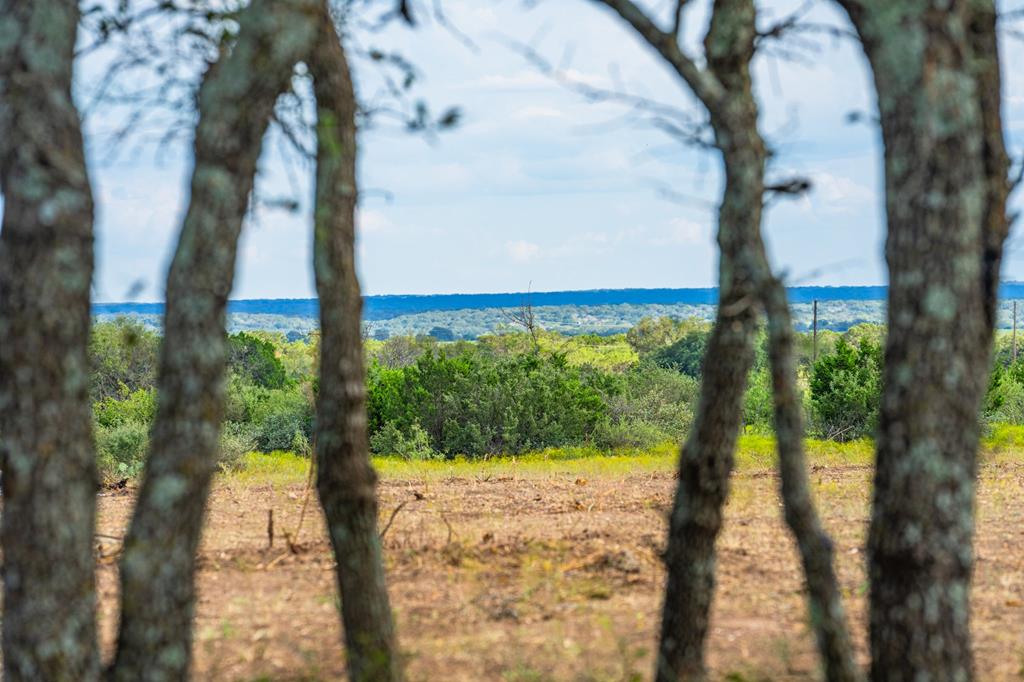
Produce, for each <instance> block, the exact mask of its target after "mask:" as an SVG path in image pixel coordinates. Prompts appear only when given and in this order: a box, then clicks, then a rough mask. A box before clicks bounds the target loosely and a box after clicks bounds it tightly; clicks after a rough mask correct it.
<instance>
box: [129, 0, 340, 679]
mask: <svg viewBox="0 0 1024 682" xmlns="http://www.w3.org/2000/svg"><path fill="white" fill-rule="evenodd" d="M320 4H321V3H320V2H318V1H317V0H289V1H288V2H268V1H267V0H254V1H253V2H252V4H250V5H249V6H248V7H247V8H246V9H244V10H243V11H242V12H241V13H240V15H239V19H238V22H239V33H238V38H237V41H236V42H235V44H234V45H233V46H232V47H231V48H230V51H229V52H226V53H225V55H224V56H223V57H222V59H221V60H220V61H219V62H218V63H216V64H214V65H213V66H212V67H211V68H210V70H209V71H208V73H207V74H206V76H205V77H204V79H203V83H202V86H201V87H200V90H199V97H198V107H199V123H198V126H197V129H196V136H195V152H194V153H195V166H194V169H193V174H192V190H191V198H190V201H189V207H188V212H187V214H186V216H185V221H184V225H183V227H182V232H181V236H180V237H179V241H178V247H177V251H176V252H175V255H174V260H173V263H172V265H171V269H170V273H169V275H168V279H167V290H166V300H167V308H166V314H165V320H164V342H163V344H162V346H161V357H160V372H159V378H158V392H159V396H160V399H159V407H158V411H157V416H156V421H155V423H154V426H153V432H152V446H151V452H150V456H149V460H148V461H147V464H146V470H145V474H144V478H143V482H142V486H141V489H140V491H139V499H138V503H137V506H136V510H135V515H134V517H133V519H132V523H131V527H130V529H129V532H128V535H127V538H126V540H125V548H124V556H123V558H122V560H121V595H122V611H121V625H120V633H119V640H118V649H117V654H116V657H115V660H114V662H113V665H112V667H111V670H110V677H111V679H115V680H125V681H128V680H180V679H185V678H186V677H187V675H188V670H189V665H190V660H191V644H192V614H193V605H194V601H195V586H194V572H195V556H196V549H197V546H198V543H199V538H200V534H201V530H202V525H203V519H204V512H205V505H206V499H207V495H208V493H209V488H210V482H211V479H212V476H213V473H214V472H215V471H216V468H217V455H218V439H219V434H220V427H221V420H222V416H223V403H224V387H223V381H224V366H225V356H226V348H225V338H226V335H225V307H226V302H227V298H228V294H229V293H230V291H231V286H232V282H233V279H234V272H235V257H236V252H237V246H238V237H239V233H240V231H241V227H242V222H243V218H244V216H245V214H246V211H247V208H248V201H249V196H250V193H251V191H252V187H253V182H254V177H255V174H256V163H257V161H258V159H259V156H260V149H261V143H262V139H263V136H264V133H265V131H266V129H267V126H268V123H269V120H270V116H271V114H272V111H273V107H274V103H275V101H276V99H277V97H278V95H279V94H281V93H282V92H283V91H284V90H285V89H286V88H287V87H288V85H289V80H290V78H291V76H292V71H293V68H294V66H295V64H296V62H298V61H299V60H301V59H303V58H304V57H306V56H307V55H308V54H309V50H310V48H311V46H312V44H313V40H314V38H315V35H316V31H317V25H318V23H319V21H320V18H321V14H320Z"/></svg>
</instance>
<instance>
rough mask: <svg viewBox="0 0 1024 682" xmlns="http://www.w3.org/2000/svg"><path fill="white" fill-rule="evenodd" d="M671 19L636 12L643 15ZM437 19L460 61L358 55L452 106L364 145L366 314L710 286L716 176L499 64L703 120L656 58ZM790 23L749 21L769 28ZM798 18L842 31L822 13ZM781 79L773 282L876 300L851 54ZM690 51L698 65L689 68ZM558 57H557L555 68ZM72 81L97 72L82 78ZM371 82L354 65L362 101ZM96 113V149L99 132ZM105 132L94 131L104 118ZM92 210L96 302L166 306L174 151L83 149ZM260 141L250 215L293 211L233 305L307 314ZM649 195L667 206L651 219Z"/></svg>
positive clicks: (299, 254) (433, 54)
mask: <svg viewBox="0 0 1024 682" xmlns="http://www.w3.org/2000/svg"><path fill="white" fill-rule="evenodd" d="M691 4H692V5H694V6H695V8H694V9H693V10H690V11H688V14H687V29H688V30H687V35H688V41H689V42H691V44H694V41H695V40H696V39H697V38H698V37H699V36H700V35H702V33H703V30H704V28H705V25H706V17H705V12H706V10H705V7H704V6H703V5H704V3H700V2H695V3H691ZM667 5H668V3H667V2H661V1H660V0H658V2H655V1H654V0H651V6H654V7H659V6H665V7H666V8H667ZM445 7H446V8H447V10H446V11H447V15H448V18H449V20H450V21H451V22H452V23H453V24H455V25H457V26H458V27H459V29H460V30H461V31H463V32H464V33H466V34H467V35H469V36H472V38H473V39H474V41H475V42H476V44H477V46H478V50H475V51H474V50H471V49H468V48H467V47H466V46H465V45H464V44H462V43H461V42H460V41H459V40H457V39H456V38H454V37H453V36H452V34H451V33H449V32H448V31H446V30H445V29H444V28H443V27H441V26H439V25H437V24H436V22H434V23H433V24H431V22H424V24H425V25H422V26H420V27H419V28H418V29H416V30H409V29H406V28H400V27H395V28H393V29H391V30H389V31H387V32H386V33H384V34H381V35H374V36H357V39H358V40H360V41H361V42H364V44H367V45H369V44H374V45H382V46H385V47H391V48H398V49H401V50H402V52H403V53H404V54H406V55H407V56H408V57H409V58H411V59H412V61H413V62H414V63H415V64H417V65H418V67H419V70H420V72H421V74H422V81H421V83H420V85H419V86H418V88H417V91H416V95H417V96H422V97H424V98H426V99H427V100H428V101H429V102H430V103H431V104H432V106H434V107H435V108H437V109H440V108H443V107H444V106H447V105H458V106H459V107H461V108H462V110H463V111H464V113H465V118H464V121H463V124H462V125H461V126H460V127H459V128H458V129H457V130H455V131H453V132H449V133H445V134H444V135H442V136H441V137H440V138H439V139H437V140H436V141H433V142H430V141H428V140H425V139H423V138H422V137H411V136H408V135H405V134H402V133H400V132H398V131H396V130H394V129H389V128H387V127H386V126H381V127H380V128H379V129H376V130H372V131H369V132H367V133H365V134H363V135H362V138H361V142H362V152H361V153H362V160H361V178H362V187H363V189H364V190H368V191H367V193H366V196H365V198H364V199H363V201H362V204H361V207H360V216H359V227H360V236H359V265H360V274H361V279H362V283H363V288H364V291H365V292H366V293H370V294H387V293H446V292H492V291H519V290H525V289H526V288H527V287H528V286H532V288H533V289H534V290H558V289H590V288H605V287H607V288H621V287H698V286H713V285H714V283H715V268H716V256H715V251H714V248H713V232H714V221H715V211H714V205H715V201H716V199H717V196H718V193H719V186H720V172H719V166H720V162H719V159H718V158H717V156H716V155H714V154H709V153H706V152H698V151H695V150H693V149H688V148H686V147H684V146H682V145H680V144H679V143H677V142H675V141H674V140H672V139H671V138H669V137H667V136H666V135H665V134H663V133H662V132H660V131H657V130H654V129H652V128H651V127H650V126H646V125H640V124H638V123H637V122H636V121H633V120H629V119H627V118H624V113H625V109H624V108H623V106H622V105H620V104H617V103H601V104H596V103H592V102H587V101H585V100H584V99H583V98H582V97H580V96H579V95H578V94H577V93H575V92H573V91H571V90H569V89H566V88H565V87H562V86H560V85H558V84H556V83H554V82H553V81H552V80H551V79H549V78H547V77H545V76H543V75H541V74H540V73H538V71H537V70H536V69H535V68H534V67H533V66H531V65H530V64H529V63H528V62H527V60H526V59H525V58H524V57H523V56H522V55H521V54H518V53H517V52H516V51H514V50H512V49H510V48H509V47H508V46H507V44H506V42H507V41H508V40H513V41H521V42H524V43H530V44H531V45H533V47H534V48H535V49H536V50H537V51H538V52H539V53H541V54H543V55H545V56H546V57H547V58H548V59H550V60H551V61H552V62H555V63H558V64H561V65H562V66H563V68H564V70H565V71H566V72H567V73H569V74H570V75H571V76H572V78H574V79H577V80H579V81H581V82H586V83H590V84H594V85H598V86H608V87H625V89H627V90H628V91H629V92H632V93H636V94H642V95H644V96H647V97H652V98H656V99H658V100H660V101H664V102H667V103H670V104H673V105H676V106H679V107H681V108H684V109H685V108H689V109H690V110H694V111H695V110H696V109H695V108H694V104H693V101H692V98H691V97H690V96H689V95H688V93H687V92H686V91H685V89H683V88H682V87H681V86H680V84H679V83H678V82H677V81H676V80H675V79H674V78H672V77H670V76H669V75H668V73H667V72H666V70H665V69H664V67H663V66H662V65H661V64H660V62H659V61H658V59H657V58H656V57H655V56H654V55H652V54H651V53H650V52H649V50H648V49H647V48H646V47H644V46H643V45H642V44H641V43H640V42H639V41H637V40H636V39H634V37H633V36H632V34H631V33H630V32H629V31H628V30H626V28H625V27H624V26H623V25H622V24H621V23H620V22H619V21H618V20H616V19H615V18H614V17H612V16H611V15H610V14H609V13H608V12H607V11H604V10H603V9H601V8H599V7H597V6H596V4H595V3H593V2H590V1H589V0H542V1H541V2H539V3H537V6H536V7H535V8H533V9H530V10H527V9H524V6H523V3H522V2H521V1H520V0H503V1H502V0H494V1H492V0H446V1H445ZM793 7H795V3H789V2H765V3H762V9H763V14H764V15H765V16H769V15H775V16H781V15H783V14H784V13H785V12H786V11H788V10H791V9H792V8H793ZM812 16H813V18H815V19H817V20H821V21H826V22H830V23H834V24H837V25H845V24H844V21H843V17H842V16H841V15H840V14H839V13H837V12H835V11H833V10H832V9H831V4H830V3H820V5H819V6H818V7H817V8H816V9H815V10H814V14H813V15H812ZM815 42H817V44H818V47H817V49H816V50H814V51H801V54H803V55H804V57H803V58H802V59H800V60H797V61H796V62H794V61H791V60H783V59H780V58H778V57H773V56H770V55H767V54H765V55H762V56H759V57H758V60H757V63H756V83H757V89H758V93H759V97H760V101H761V104H762V107H763V121H762V129H763V131H764V132H765V133H766V135H767V136H768V138H769V139H770V140H771V142H772V144H773V146H774V148H775V149H776V151H777V156H776V158H775V160H774V162H773V168H775V169H777V171H778V173H779V174H780V175H784V174H799V175H804V176H807V177H810V178H811V179H812V180H813V181H814V191H813V192H812V193H811V194H810V195H809V196H807V197H804V198H801V199H798V200H792V201H782V202H779V203H776V204H774V205H773V207H772V208H771V209H770V211H769V212H768V213H767V217H766V224H765V234H766V238H767V240H768V242H769V248H770V252H771V256H772V258H773V262H774V263H775V264H776V266H777V267H778V268H780V269H782V270H785V271H786V272H787V273H788V279H789V281H790V282H792V283H794V284H878V283H884V281H885V274H884V264H883V261H882V256H881V248H882V238H883V234H882V228H881V225H882V220H883V215H882V209H881V196H880V191H879V190H880V185H881V174H880V164H881V160H880V143H879V140H878V134H877V130H876V129H875V128H874V127H873V126H871V125H870V124H866V123H854V124H850V123H847V122H846V119H847V115H848V114H849V113H850V112H854V111H856V112H868V113H870V112H872V111H873V109H874V105H873V103H872V99H871V94H870V87H869V84H870V81H869V74H868V72H867V69H866V65H865V63H864V60H863V58H862V56H861V55H860V52H859V48H858V47H857V46H856V45H854V44H852V43H849V42H842V41H836V40H833V39H832V38H824V37H822V38H818V39H816V41H815ZM695 52H696V49H695V47H691V53H695ZM570 55H571V56H570ZM1003 63H1004V70H1005V79H1004V86H1005V95H1006V98H1005V99H1006V105H1005V115H1006V121H1007V128H1008V131H1009V137H1010V141H1011V150H1012V151H1013V152H1015V153H1019V152H1020V151H1021V146H1020V143H1022V142H1024V135H1022V133H1024V73H1022V71H1021V70H1020V69H1019V68H1014V67H1012V66H1011V65H1013V64H1021V63H1024V45H1022V44H1020V43H1013V42H1011V41H1004V60H1003ZM81 73H82V74H88V73H90V69H89V65H84V66H83V67H82V70H81ZM374 78H375V76H374V75H373V74H372V73H371V72H370V71H369V68H368V67H367V65H365V64H362V65H360V67H359V71H358V73H357V81H358V83H359V86H360V89H361V91H362V92H364V93H366V92H369V91H370V90H371V89H372V88H374ZM103 116H104V114H102V113H100V114H95V115H93V117H92V118H90V119H89V120H88V121H87V123H88V126H89V130H91V131H96V130H100V129H102V128H103V127H104V125H105V124H106V123H107V121H104V120H103V118H102V117H103ZM97 117H98V119H97ZM90 139H91V140H92V144H91V146H90V157H91V159H92V169H91V170H92V177H93V182H94V186H95V188H96V194H97V199H98V216H97V217H98V222H97V233H98V244H97V249H98V250H97V258H98V269H97V275H96V281H95V298H96V300H98V301H117V300H124V299H125V297H126V296H127V295H128V292H129V291H130V290H131V289H132V286H133V284H134V283H136V282H139V283H141V284H142V285H143V288H142V289H141V293H139V294H138V295H137V296H136V298H137V299H138V300H155V299H158V298H160V296H161V293H162V282H163V280H164V277H165V271H166V266H167V263H168V260H169V257H170V253H171V251H172V249H173V245H174V240H175V235H176V231H177V229H178V226H179V223H180V219H181V216H182V214H183V211H184V206H185V202H186V200H187V179H188V173H189V165H190V161H189V157H188V144H189V141H188V140H184V141H183V142H182V143H181V144H180V145H178V146H172V147H171V148H170V149H169V150H167V152H166V153H165V154H164V155H163V156H162V158H160V159H158V158H157V155H156V154H155V153H154V152H153V151H152V150H149V149H143V150H142V151H140V152H138V153H135V154H121V155H118V156H116V157H114V159H113V160H112V161H111V160H109V159H107V158H105V156H104V154H103V153H101V152H105V151H106V150H105V149H103V148H101V147H102V145H101V144H99V143H98V142H96V139H98V138H96V137H95V136H93V137H91V138H90ZM281 147H282V141H281V139H280V137H279V136H276V135H273V134H272V135H271V136H270V138H269V139H268V144H267V145H266V147H265V152H264V158H263V161H262V162H261V173H260V178H259V181H258V182H259V188H260V192H261V194H263V195H264V196H268V197H269V196H282V195H289V196H294V197H295V198H298V199H299V200H300V202H301V208H300V210H299V211H298V212H297V213H294V214H292V213H287V212H284V211H280V210H272V209H258V210H256V211H255V213H254V215H253V217H252V220H250V221H249V223H248V224H247V226H246V230H245V234H244V237H243V240H242V245H241V253H240V258H239V265H238V271H237V277H236V285H235V290H234V293H233V297H235V298H290V297H300V298H304V297H309V296H312V295H313V286H312V274H311V268H310V260H311V257H310V229H309V208H310V207H309V204H310V201H309V192H310V189H309V181H308V180H309V174H310V172H311V169H310V168H308V167H307V166H305V165H303V164H301V163H294V162H293V163H285V162H284V161H283V160H282V153H281V151H280V150H281ZM662 188H671V190H672V191H673V192H674V193H676V194H677V195H679V196H680V197H682V198H677V199H676V200H669V199H667V198H665V196H664V193H663V192H661V191H660V189H662ZM1004 278H1006V279H1024V252H1022V251H1021V250H1020V249H1019V248H1018V247H1017V240H1016V238H1012V239H1011V242H1010V244H1009V245H1008V259H1007V263H1006V266H1005V268H1004Z"/></svg>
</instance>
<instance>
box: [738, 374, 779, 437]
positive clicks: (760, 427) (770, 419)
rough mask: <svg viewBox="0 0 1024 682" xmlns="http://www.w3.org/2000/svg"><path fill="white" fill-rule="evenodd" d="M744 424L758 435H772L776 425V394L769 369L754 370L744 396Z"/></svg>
mask: <svg viewBox="0 0 1024 682" xmlns="http://www.w3.org/2000/svg"><path fill="white" fill-rule="evenodd" d="M743 424H744V425H745V426H746V427H748V428H752V429H753V430H754V431H756V432H758V433H770V432H771V431H772V428H773V427H774V424H775V394H774V392H773V387H772V375H771V372H770V371H769V370H768V369H767V368H762V369H758V370H754V371H752V372H751V373H750V378H749V379H748V381H747V392H746V394H745V395H744V396H743Z"/></svg>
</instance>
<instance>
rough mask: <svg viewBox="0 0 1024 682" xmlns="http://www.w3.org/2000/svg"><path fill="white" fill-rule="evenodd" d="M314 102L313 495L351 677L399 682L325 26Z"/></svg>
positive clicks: (347, 168)
mask: <svg viewBox="0 0 1024 682" xmlns="http://www.w3.org/2000/svg"><path fill="white" fill-rule="evenodd" d="M309 66H310V71H311V73H312V74H313V80H314V92H315V94H316V100H317V119H318V122H317V175H316V211H315V215H314V230H315V237H314V268H315V271H316V287H317V293H318V294H319V297H320V334H321V336H320V391H319V395H318V398H317V421H316V423H317V429H316V431H317V433H316V457H317V490H318V491H319V494H320V502H321V505H322V506H323V510H324V516H325V517H326V520H327V529H328V532H329V534H330V537H331V544H332V546H333V548H334V556H335V558H336V560H337V567H336V574H337V580H338V589H339V591H340V593H341V615H342V621H343V625H344V630H345V643H346V649H347V653H348V670H349V676H350V678H351V679H352V680H354V681H357V682H363V681H365V682H371V681H373V682H376V681H380V682H388V681H391V680H399V679H401V661H400V659H399V655H398V649H397V643H396V639H395V633H394V626H393V624H392V617H391V607H390V605H389V602H388V593H387V587H386V584H385V577H384V566H383V561H382V556H381V541H380V535H379V533H378V531H377V490H376V482H377V476H376V474H375V472H374V470H373V468H372V466H371V465H370V457H369V447H368V444H367V431H366V386H365V368H364V365H363V344H362V335H361V331H360V325H361V321H362V316H361V313H362V296H361V294H360V290H359V281H358V279H357V277H356V264H355V208H356V199H357V192H356V124H355V115H356V99H355V92H354V91H353V87H352V80H351V76H350V74H349V68H348V63H347V60H346V57H345V53H344V50H343V48H342V45H341V43H340V41H339V40H338V36H337V34H336V32H335V29H334V27H333V25H331V23H330V22H325V23H324V24H323V26H322V28H321V32H320V38H319V40H318V43H317V48H316V50H315V51H314V53H313V57H312V58H311V59H310V62H309Z"/></svg>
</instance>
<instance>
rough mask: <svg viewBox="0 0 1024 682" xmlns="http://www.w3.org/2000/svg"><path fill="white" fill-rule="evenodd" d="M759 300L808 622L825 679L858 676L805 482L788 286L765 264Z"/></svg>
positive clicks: (844, 681)
mask: <svg viewBox="0 0 1024 682" xmlns="http://www.w3.org/2000/svg"><path fill="white" fill-rule="evenodd" d="M763 271H764V277H763V281H762V284H761V287H760V289H761V293H762V300H763V302H764V307H765V313H766V314H767V317H768V357H769V361H770V363H771V368H772V386H773V393H774V399H775V438H776V439H777V441H778V452H779V482H780V488H781V494H782V501H783V507H784V508H785V516H786V523H787V524H788V525H789V528H790V530H791V531H792V533H793V537H794V539H795V540H796V543H797V549H798V550H799V552H800V560H801V562H802V564H803V568H804V576H805V578H806V581H807V600H808V607H809V610H810V616H811V627H812V628H813V629H814V633H815V636H816V638H817V642H818V651H819V652H820V655H821V659H822V665H823V667H824V670H825V678H826V679H827V680H829V682H852V681H853V680H857V679H860V678H861V676H862V673H861V671H860V670H859V669H858V668H857V665H856V661H855V659H854V655H853V644H852V643H851V641H850V634H849V629H848V628H847V626H846V615H845V610H844V609H843V600H842V594H841V593H840V591H839V581H838V580H836V575H835V570H834V568H833V563H832V559H833V552H832V540H831V538H829V536H828V534H827V533H826V532H825V529H824V528H822V526H821V521H820V519H819V518H818V512H817V510H816V509H815V507H814V499H813V497H812V496H811V490H810V485H809V484H808V481H807V460H806V457H805V456H804V443H803V438H804V427H803V407H802V406H801V404H800V394H799V392H798V390H797V384H796V362H795V358H794V353H793V322H792V319H791V318H790V313H789V302H788V301H787V299H786V287H785V286H784V285H783V283H782V282H781V281H779V280H778V279H776V278H775V277H773V276H772V274H771V272H770V271H769V268H768V263H767V262H766V263H765V265H764V269H763Z"/></svg>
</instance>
